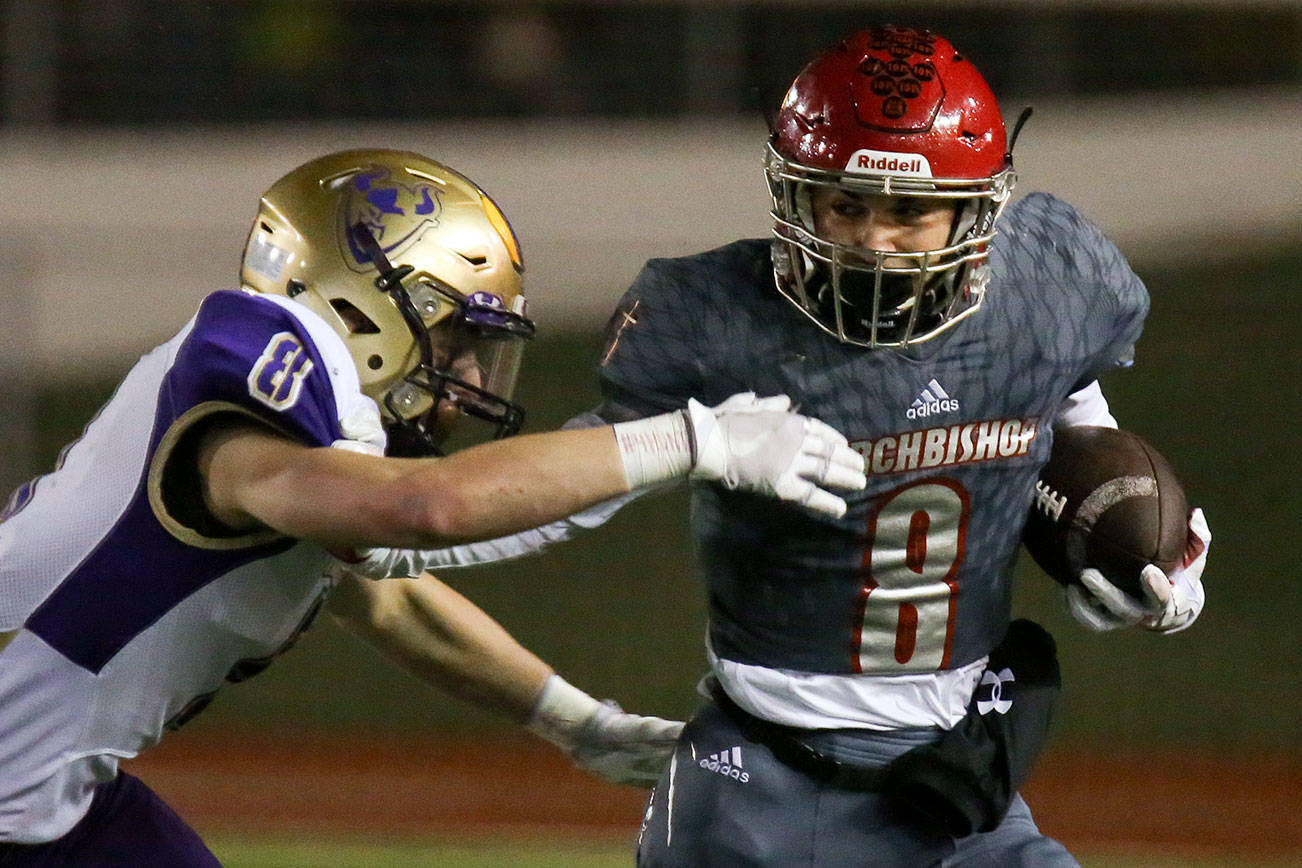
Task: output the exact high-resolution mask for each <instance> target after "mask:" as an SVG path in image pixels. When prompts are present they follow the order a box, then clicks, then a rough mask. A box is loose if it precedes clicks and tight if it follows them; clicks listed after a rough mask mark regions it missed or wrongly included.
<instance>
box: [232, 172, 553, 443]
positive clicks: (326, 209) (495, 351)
mask: <svg viewBox="0 0 1302 868" xmlns="http://www.w3.org/2000/svg"><path fill="white" fill-rule="evenodd" d="M523 271H524V265H523V262H522V260H521V257H520V245H519V243H518V242H517V240H516V237H515V233H514V232H513V231H512V230H511V227H510V225H509V224H508V223H507V221H506V217H505V216H504V215H503V214H502V212H501V210H500V209H498V207H497V205H496V204H495V203H494V202H493V200H492V199H490V198H489V196H488V194H487V193H485V192H484V191H483V190H481V189H480V188H479V187H478V186H477V185H476V184H475V183H474V182H473V181H471V180H470V179H469V178H466V177H465V176H464V175H461V174H460V173H458V172H456V171H454V170H452V169H450V168H448V167H447V166H444V165H442V164H441V163H438V162H435V161H434V160H431V159H429V158H428V157H423V156H421V155H419V154H414V153H410V152H406V151H390V150H356V151H342V152H339V153H334V154H328V155H326V156H324V157H320V158H318V159H315V160H312V161H310V162H308V163H305V164H303V165H302V166H299V167H298V168H297V169H295V170H293V171H292V172H290V173H289V174H287V175H285V176H284V177H283V178H281V179H280V180H279V181H277V182H276V183H275V184H273V185H272V186H271V188H270V189H269V190H267V192H266V193H264V194H263V196H262V200H261V202H260V205H259V207H258V215H257V218H256V219H255V220H254V222H253V229H252V231H251V232H250V233H249V240H248V244H247V246H246V247H245V250H244V259H243V262H242V263H241V267H240V280H241V282H242V283H243V285H244V286H245V287H246V288H247V289H251V290H254V291H256V292H266V293H275V294H277V295H285V296H288V297H290V298H292V299H294V300H295V301H296V302H298V303H300V304H302V305H304V306H305V307H307V308H309V309H310V310H312V311H313V312H314V313H316V314H317V315H319V316H320V317H322V318H323V319H324V320H325V321H326V322H327V323H329V324H330V325H331V326H332V327H333V328H334V330H335V331H336V332H338V333H339V335H340V336H341V337H342V338H343V340H344V345H345V346H347V347H348V350H349V352H350V353H351V354H352V358H353V363H354V364H355V365H356V367H357V372H358V374H359V376H360V377H361V386H362V392H363V393H365V394H366V395H368V396H370V397H371V398H373V399H374V400H375V402H376V403H377V404H379V406H380V411H381V415H382V417H383V419H384V422H385V427H386V429H387V430H388V434H389V454H391V455H426V454H440V453H441V448H440V444H441V443H442V442H443V440H444V439H445V438H446V436H447V435H448V433H449V432H450V430H451V427H452V424H453V422H454V420H455V419H456V418H458V417H461V416H462V415H463V414H464V415H468V416H472V417H475V418H478V419H482V420H484V421H486V422H488V423H490V424H492V425H493V426H495V431H494V432H493V433H494V436H496V437H505V436H508V435H510V434H514V433H515V432H516V431H518V430H519V428H520V425H521V423H522V422H523V419H524V412H523V410H522V409H521V408H520V407H519V406H518V405H517V404H514V403H512V402H511V393H512V391H513V389H514V386H515V378H516V374H517V373H518V371H519V362H520V355H521V351H522V350H523V344H524V340H525V339H527V338H530V337H532V336H533V333H534V325H533V323H532V321H530V320H529V319H528V317H527V316H526V303H525V298H524V288H523V285H522V282H521V273H522V272H523Z"/></svg>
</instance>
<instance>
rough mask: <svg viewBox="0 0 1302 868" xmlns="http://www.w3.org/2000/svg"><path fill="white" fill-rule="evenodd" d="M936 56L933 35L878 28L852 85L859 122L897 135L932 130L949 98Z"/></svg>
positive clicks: (873, 33)
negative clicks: (942, 104)
mask: <svg viewBox="0 0 1302 868" xmlns="http://www.w3.org/2000/svg"><path fill="white" fill-rule="evenodd" d="M935 53H936V41H935V37H934V36H932V35H931V34H930V33H926V32H924V31H921V30H908V29H904V28H893V27H881V28H877V29H875V30H873V31H872V39H871V41H870V42H869V46H868V55H867V56H866V57H865V58H864V59H863V62H861V63H860V64H859V73H860V74H859V75H857V76H855V77H854V78H853V79H852V80H851V82H850V90H851V93H852V94H853V97H854V102H855V109H856V111H857V113H858V115H859V121H860V123H864V124H867V125H869V126H873V127H878V128H880V129H884V130H890V131H893V132H909V131H919V130H925V129H928V128H929V127H930V126H931V124H932V121H933V120H934V119H935V116H936V112H937V110H938V109H939V108H940V103H941V100H942V99H943V98H944V96H945V88H944V86H943V85H942V84H941V83H940V79H939V78H938V77H937V76H936V67H935V66H934V65H933V63H932V56H933V55H934V54H935Z"/></svg>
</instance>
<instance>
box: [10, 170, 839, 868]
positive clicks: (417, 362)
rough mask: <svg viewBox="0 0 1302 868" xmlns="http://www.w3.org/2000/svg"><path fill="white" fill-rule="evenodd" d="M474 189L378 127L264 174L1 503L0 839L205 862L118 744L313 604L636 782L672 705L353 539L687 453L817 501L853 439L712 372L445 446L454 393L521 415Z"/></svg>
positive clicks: (21, 849) (512, 344)
mask: <svg viewBox="0 0 1302 868" xmlns="http://www.w3.org/2000/svg"><path fill="white" fill-rule="evenodd" d="M522 271H523V265H522V261H521V258H520V251H519V246H518V244H517V242H516V239H515V236H514V234H513V233H512V231H511V229H510V227H509V225H508V224H507V222H506V219H505V217H503V215H502V214H501V212H500V211H499V210H498V209H497V206H496V205H495V204H494V203H493V201H492V199H490V198H489V197H488V196H487V194H485V193H484V192H483V191H482V190H481V189H479V187H477V186H476V185H475V184H474V183H473V182H471V181H470V180H469V179H467V178H465V177H464V176H462V175H460V174H459V173H457V172H455V171H453V170H452V169H450V168H448V167H447V166H444V165H442V164H440V163H437V162H435V161H433V160H430V159H428V158H426V157H422V156H420V155H418V154H412V153H407V152H401V151H382V150H366V151H346V152H341V153H337V154H331V155H327V156H325V157H322V158H319V159H317V160H313V161H311V162H309V163H307V164H305V165H303V166H301V167H299V168H298V169H296V170H294V171H292V172H290V173H289V174H288V175H286V176H285V177H284V178H282V179H281V180H280V181H278V182H277V183H276V184H274V185H273V186H272V187H271V188H270V189H269V190H268V191H267V192H266V193H265V194H264V195H263V197H262V199H261V205H260V208H259V211H258V213H257V216H256V218H255V220H254V224H253V229H252V232H251V233H250V236H249V241H248V246H247V248H246V252H245V256H244V261H243V267H242V272H241V285H240V287H239V288H237V289H236V288H233V289H229V290H221V291H217V292H214V293H212V294H211V295H209V296H208V297H206V298H205V299H204V301H203V303H202V304H201V305H200V308H199V311H198V313H197V314H196V316H195V317H194V318H193V319H192V320H191V321H190V322H189V323H187V324H186V325H185V326H184V327H183V328H182V329H181V331H180V332H179V333H178V334H177V335H176V336H175V337H174V338H173V339H171V340H170V341H168V342H166V343H165V344H163V345H161V346H160V347H158V348H156V349H155V350H153V351H151V352H149V353H147V354H146V355H145V356H144V357H143V358H142V359H141V360H140V361H139V363H138V364H136V365H135V367H133V368H132V370H131V371H130V372H129V373H128V374H127V376H126V378H125V379H124V380H123V381H122V383H121V384H120V385H119V387H118V389H117V391H116V392H115V394H114V395H113V397H112V398H111V399H110V400H109V402H108V403H107V404H106V405H105V407H104V408H103V409H102V410H101V411H100V412H99V413H98V414H97V416H96V417H95V419H94V420H92V421H91V423H90V424H89V425H88V426H87V428H86V430H85V432H84V434H83V436H82V437H81V438H80V440H78V441H77V442H76V443H75V444H73V445H72V446H70V447H69V448H67V449H66V450H65V451H64V453H63V455H62V456H61V458H60V463H59V467H58V468H57V469H56V470H55V471H54V472H52V473H50V474H49V475H47V476H44V477H41V478H40V479H37V480H35V481H34V482H32V483H29V484H27V485H25V486H23V487H22V488H20V489H19V490H18V491H17V492H16V493H15V495H14V497H13V498H12V500H11V501H10V504H9V507H8V508H7V509H6V510H5V511H4V512H3V513H0V552H2V553H3V557H2V558H0V864H3V865H5V866H38V865H39V866H45V865H50V866H54V865H85V866H92V865H93V866H119V865H120V866H138V865H168V866H211V865H215V864H217V862H216V859H215V858H214V857H213V855H212V854H211V853H210V852H209V851H208V850H207V848H206V847H205V846H204V844H203V843H202V841H201V840H200V839H199V837H198V836H197V835H196V834H195V833H194V831H193V830H191V829H190V828H189V827H188V826H187V825H186V824H185V823H184V822H183V821H182V820H181V819H180V818H179V817H177V816H176V814H175V813H173V812H172V811H171V809H170V808H168V807H167V805H165V804H164V803H163V802H162V801H161V800H159V799H158V798H157V796H155V795H154V794H153V793H152V792H151V791H150V790H149V789H148V788H147V787H146V786H145V785H144V784H143V783H141V782H140V781H139V780H137V779H135V778H133V777H132V776H130V775H128V774H125V773H121V772H119V770H118V761H119V760H120V759H121V758H123V757H126V758H130V757H134V756H136V755H138V754H139V753H140V752H141V751H144V750H147V749H148V748H150V747H152V746H153V745H154V744H155V743H157V742H158V740H159V739H160V738H162V736H163V734H164V733H165V732H167V731H170V730H173V729H176V728H178V727H180V726H182V725H183V724H184V723H185V722H186V721H188V720H190V719H191V718H192V717H193V716H194V715H195V714H197V713H198V712H199V711H200V710H202V709H203V708H204V707H205V706H206V705H207V703H208V702H209V701H210V700H211V699H212V698H213V695H214V694H215V693H216V692H217V690H218V689H219V688H220V687H221V686H222V684H223V683H225V682H233V681H242V680H244V679H246V678H249V677H252V676H253V675H256V674H257V673H258V672H260V671H261V670H262V669H264V668H265V667H266V666H267V665H268V664H269V663H270V662H271V661H272V660H273V659H274V658H275V656H276V655H278V654H280V653H281V652H282V651H284V650H285V649H287V648H288V647H289V646H290V645H291V644H293V642H294V640H295V638H296V637H297V636H298V635H299V634H300V633H301V632H302V630H303V629H305V628H306V627H307V625H308V624H309V623H310V622H311V620H312V619H313V618H314V617H315V615H316V614H317V613H318V611H320V610H321V609H322V607H323V604H325V603H326V602H327V600H328V601H329V606H328V608H329V610H330V611H331V612H332V614H334V615H335V616H336V617H337V618H338V619H339V620H341V621H342V622H343V623H345V624H346V625H348V626H350V627H352V628H353V629H355V630H356V631H358V632H359V633H360V634H361V635H363V636H364V637H366V638H367V639H369V640H371V641H372V642H374V643H375V644H376V645H378V646H379V647H380V648H381V649H382V650H383V651H384V652H386V653H387V654H388V655H389V656H391V657H393V658H394V659H395V660H397V661H398V662H399V663H401V664H403V665H405V666H407V667H408V668H409V669H411V670H412V671H413V672H414V673H415V674H417V675H419V676H421V677H423V678H425V679H426V680H428V681H430V682H432V683H434V684H436V685H439V686H443V687H445V688H448V689H450V690H451V691H452V692H454V693H456V694H457V695H459V696H461V697H463V698H466V699H469V700H471V701H474V702H477V703H478V704H480V705H482V706H484V707H486V708H488V709H490V710H493V711H496V712H499V713H502V714H505V715H508V716H511V717H514V718H516V719H518V720H520V721H521V722H523V723H526V724H527V725H528V727H529V728H530V729H531V730H532V731H533V732H535V733H537V734H538V735H540V736H542V737H544V738H547V739H548V740H550V741H552V742H554V743H556V744H557V745H559V746H561V747H562V748H563V749H565V750H566V751H568V752H569V753H570V754H571V756H573V757H574V758H575V759H576V761H577V762H579V763H580V764H581V765H583V766H585V767H586V768H589V769H591V770H593V771H595V772H597V773H599V774H602V775H604V776H606V777H608V778H610V779H612V780H616V781H623V782H631V783H650V780H648V779H647V778H648V776H650V777H651V779H654V777H656V776H658V774H659V771H660V769H661V768H662V767H663V766H664V763H665V759H666V756H667V755H668V753H669V752H670V751H671V750H672V748H673V737H674V736H675V735H676V734H677V733H678V730H679V725H678V724H676V723H674V722H671V721H663V720H660V719H659V718H649V717H639V716H636V715H630V714H625V713H623V712H621V711H620V710H619V709H618V708H617V707H615V706H613V704H603V703H598V702H597V701H596V700H595V699H593V698H592V697H590V696H588V695H587V694H586V693H584V692H583V691H581V690H578V689H577V688H575V687H572V686H571V685H569V684H568V683H566V682H565V681H564V680H563V679H561V678H560V676H558V675H556V674H555V673H554V672H552V671H551V669H550V667H548V666H547V665H546V664H545V663H543V662H542V661H541V660H539V659H538V658H536V657H534V656H533V655H532V654H530V653H529V652H527V651H526V650H525V649H524V648H522V647H520V646H519V645H518V644H516V643H515V642H514V640H512V639H511V637H510V636H508V635H507V634H506V633H505V631H503V630H502V629H501V627H500V626H498V625H497V624H496V623H495V622H493V621H492V620H491V619H490V618H489V617H488V616H487V615H485V614H484V613H483V612H481V611H479V610H478V609H476V608H475V607H474V606H473V605H472V604H471V603H470V602H469V601H467V600H465V599H464V598H462V597H460V596H458V595H457V594H456V593H455V592H453V591H452V590H451V589H450V588H448V587H446V586H444V585H441V584H439V583H438V582H437V581H435V580H434V579H433V577H432V576H429V575H427V574H425V575H422V574H419V573H417V574H413V575H411V576H409V577H407V578H399V579H395V580H393V581H383V582H377V581H370V580H368V579H366V578H363V577H361V575H360V574H359V572H358V571H367V572H370V573H372V574H373V573H374V572H375V571H376V569H377V567H376V564H377V563H380V562H383V561H384V560H385V558H386V557H387V556H386V555H385V554H384V553H383V552H382V551H377V550H374V549H373V548H372V547H374V546H377V545H380V546H383V545H424V546H435V545H447V544H451V543H455V542H458V541H464V540H467V539H476V538H486V537H489V538H491V537H495V536H499V535H501V534H503V533H511V532H513V531H518V530H520V529H522V528H529V527H533V526H535V525H537V524H539V523H540V522H545V521H550V520H554V519H557V518H560V517H562V516H565V515H568V514H570V513H573V512H575V511H576V510H581V509H583V508H585V507H588V506H590V505H592V504H594V503H598V502H601V501H604V500H606V499H608V498H610V497H612V496H615V495H619V494H622V493H626V492H628V491H630V490H637V489H639V488H641V487H644V486H648V485H655V484H658V483H664V482H668V481H671V480H676V479H685V478H687V477H688V476H696V477H701V478H707V477H708V478H712V479H718V480H721V481H722V482H723V484H725V485H726V486H729V487H733V488H738V489H748V490H751V491H754V492H757V493H763V494H766V495H769V496H776V497H782V498H788V499H790V500H792V501H794V502H797V503H800V504H802V507H801V508H802V509H803V508H809V509H813V510H820V511H824V512H826V513H827V514H828V515H842V514H844V512H845V508H846V504H845V502H844V501H843V500H841V499H840V498H839V497H837V496H836V495H835V494H833V493H831V492H829V491H827V490H825V489H824V488H823V486H830V487H833V488H847V489H858V488H862V487H863V485H864V483H865V479H864V475H863V472H862V468H863V461H862V459H861V457H860V456H859V455H858V454H857V453H856V452H855V451H854V450H852V449H850V447H849V446H848V445H846V442H845V438H844V437H842V436H841V435H840V434H838V433H836V432H835V431H833V430H832V429H831V428H829V427H828V426H826V425H824V424H822V423H820V422H817V421H815V420H812V419H809V418H806V417H804V416H801V415H799V414H796V413H794V412H791V411H790V410H789V401H787V400H781V399H780V400H777V401H774V400H771V399H765V400H760V399H758V398H756V396H754V395H753V394H743V395H739V396H734V397H731V398H729V399H728V400H726V401H724V402H722V404H723V406H720V407H715V408H709V407H706V406H704V405H702V404H699V403H697V402H691V403H690V405H689V406H688V407H687V408H686V409H675V410H674V411H671V412H670V413H667V414H658V415H653V416H651V417H648V418H646V419H642V420H637V421H631V422H624V423H620V424H616V425H613V426H605V427H601V428H591V429H589V430H583V431H561V432H552V433H548V434H538V435H530V436H522V437H511V438H509V439H496V440H494V442H489V443H483V444H481V445H479V446H476V447H473V448H467V449H464V450H462V451H459V452H457V453H455V454H452V455H448V456H446V457H444V456H443V455H442V450H441V448H440V444H441V443H442V442H443V440H444V438H445V437H446V436H447V434H448V433H449V431H450V429H451V427H452V426H453V425H454V424H457V423H458V422H460V421H463V420H464V417H473V418H474V419H478V420H482V421H484V422H487V423H489V426H490V428H489V429H488V430H490V431H492V432H493V433H494V434H495V435H496V437H498V438H500V437H502V436H504V435H506V434H511V433H514V432H515V431H516V429H518V428H519V425H520V422H521V411H520V409H519V407H518V406H516V405H515V404H514V403H513V402H512V401H511V394H510V393H511V387H512V384H513V381H514V378H515V373H516V364H517V362H518V353H519V348H520V345H521V343H522V341H523V340H524V339H525V338H527V337H529V336H530V335H531V334H532V332H533V323H532V322H531V321H530V320H529V319H528V317H527V315H526V310H525V304H524V295H523V287H522V283H521V272H522Z"/></svg>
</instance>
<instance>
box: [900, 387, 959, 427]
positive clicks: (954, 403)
mask: <svg viewBox="0 0 1302 868" xmlns="http://www.w3.org/2000/svg"><path fill="white" fill-rule="evenodd" d="M956 410H958V399H957V398H951V397H950V396H949V393H948V392H946V391H945V390H944V388H943V387H942V386H941V385H940V383H939V382H937V381H936V378H935V377H932V379H931V382H929V383H927V385H926V386H925V387H923V389H922V391H921V392H920V393H919V394H918V397H916V398H914V399H913V403H912V404H911V405H909V409H908V410H906V411H905V412H904V415H905V416H907V417H909V418H910V419H925V418H926V417H927V416H930V415H932V414H934V413H951V412H954V411H956Z"/></svg>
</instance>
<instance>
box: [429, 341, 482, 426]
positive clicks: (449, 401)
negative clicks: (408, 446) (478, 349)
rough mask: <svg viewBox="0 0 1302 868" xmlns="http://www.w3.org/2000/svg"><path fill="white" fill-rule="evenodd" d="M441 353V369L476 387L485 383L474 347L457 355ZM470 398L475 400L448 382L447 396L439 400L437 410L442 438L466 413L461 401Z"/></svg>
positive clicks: (436, 418) (435, 424)
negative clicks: (450, 355) (451, 355)
mask: <svg viewBox="0 0 1302 868" xmlns="http://www.w3.org/2000/svg"><path fill="white" fill-rule="evenodd" d="M440 355H441V356H443V358H441V359H439V362H440V364H439V366H438V367H439V368H440V369H441V370H443V371H446V372H447V373H449V374H451V375H452V376H453V377H456V378H457V379H458V380H461V381H462V382H464V383H468V384H470V385H471V386H474V387H476V388H481V387H482V386H483V385H484V374H483V368H482V367H480V365H479V359H478V357H477V356H476V355H475V351H474V350H473V349H463V350H460V351H459V352H458V354H457V355H456V356H455V357H449V356H448V355H446V354H444V353H440ZM469 400H473V395H471V394H470V393H469V392H467V391H466V390H465V389H462V388H460V387H458V386H456V385H453V384H448V387H447V397H446V398H444V399H443V400H440V401H439V402H438V405H437V408H436V410H435V423H434V430H435V432H436V436H437V437H438V438H439V439H440V440H442V439H444V438H446V437H448V436H449V435H451V434H452V432H453V430H454V429H455V428H456V425H457V421H458V420H459V419H461V417H462V416H463V415H464V414H463V411H462V410H461V402H462V401H469Z"/></svg>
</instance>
